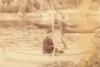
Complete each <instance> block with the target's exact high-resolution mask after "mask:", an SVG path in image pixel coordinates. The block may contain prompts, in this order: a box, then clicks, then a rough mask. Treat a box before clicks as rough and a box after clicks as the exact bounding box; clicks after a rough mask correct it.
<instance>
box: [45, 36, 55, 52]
mask: <svg viewBox="0 0 100 67" xmlns="http://www.w3.org/2000/svg"><path fill="white" fill-rule="evenodd" d="M53 50H54V43H53V41H52V39H51V38H50V37H46V38H45V39H44V40H43V54H50V53H52V52H53Z"/></svg>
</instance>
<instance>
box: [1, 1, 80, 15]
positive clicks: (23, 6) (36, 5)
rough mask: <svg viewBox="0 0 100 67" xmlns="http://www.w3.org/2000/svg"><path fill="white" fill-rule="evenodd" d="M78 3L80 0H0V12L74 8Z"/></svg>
mask: <svg viewBox="0 0 100 67" xmlns="http://www.w3.org/2000/svg"><path fill="white" fill-rule="evenodd" d="M80 3H81V0H0V13H2V12H3V13H16V12H19V11H23V12H32V11H35V10H47V9H52V8H56V9H66V8H76V7H78V5H79V4H80Z"/></svg>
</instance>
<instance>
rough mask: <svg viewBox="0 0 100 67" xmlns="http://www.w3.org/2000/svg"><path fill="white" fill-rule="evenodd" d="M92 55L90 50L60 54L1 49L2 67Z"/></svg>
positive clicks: (77, 60) (77, 59)
mask: <svg viewBox="0 0 100 67" xmlns="http://www.w3.org/2000/svg"><path fill="white" fill-rule="evenodd" d="M90 56H92V52H91V51H89V50H66V51H65V53H64V54H59V55H58V56H50V55H43V54H42V52H41V50H34V51H33V50H30V49H19V50H16V49H15V50H14V49H6V51H5V53H4V52H3V51H2V50H0V59H1V60H0V67H8V66H9V67H34V66H35V65H37V64H41V63H48V62H53V61H74V62H75V63H77V62H79V61H80V60H81V59H88V58H89V57H90Z"/></svg>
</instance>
